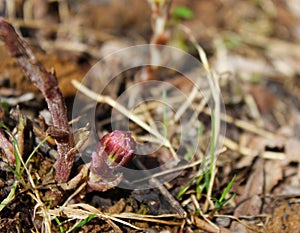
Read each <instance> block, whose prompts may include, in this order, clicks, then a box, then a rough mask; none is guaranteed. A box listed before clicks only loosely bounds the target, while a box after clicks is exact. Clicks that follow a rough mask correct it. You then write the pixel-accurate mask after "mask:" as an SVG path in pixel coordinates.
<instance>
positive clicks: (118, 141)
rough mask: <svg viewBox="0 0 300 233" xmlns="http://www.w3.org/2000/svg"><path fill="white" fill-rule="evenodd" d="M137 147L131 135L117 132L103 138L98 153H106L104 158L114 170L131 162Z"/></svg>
mask: <svg viewBox="0 0 300 233" xmlns="http://www.w3.org/2000/svg"><path fill="white" fill-rule="evenodd" d="M135 147H136V142H135V141H134V139H133V138H132V137H131V133H129V132H124V131H121V130H115V131H113V132H112V133H108V134H106V135H105V136H103V137H102V138H101V140H100V144H99V146H98V148H97V152H100V151H104V153H102V156H103V157H104V159H105V160H106V163H107V165H108V166H109V167H110V168H112V169H114V168H117V167H121V166H124V165H126V164H127V163H128V162H129V161H130V160H131V158H132V155H133V152H134V150H135Z"/></svg>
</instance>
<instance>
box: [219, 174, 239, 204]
mask: <svg viewBox="0 0 300 233" xmlns="http://www.w3.org/2000/svg"><path fill="white" fill-rule="evenodd" d="M235 177H236V176H235V175H234V177H232V179H231V181H230V182H229V184H228V185H227V186H226V188H225V190H224V192H223V193H222V196H221V197H220V199H219V202H222V201H223V200H224V198H225V196H226V195H227V193H229V191H230V189H231V187H232V185H233V182H234V180H235Z"/></svg>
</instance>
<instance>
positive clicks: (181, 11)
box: [172, 6, 194, 19]
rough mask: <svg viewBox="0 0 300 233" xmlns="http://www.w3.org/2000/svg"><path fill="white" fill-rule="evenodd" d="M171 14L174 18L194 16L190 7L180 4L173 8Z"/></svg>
mask: <svg viewBox="0 0 300 233" xmlns="http://www.w3.org/2000/svg"><path fill="white" fill-rule="evenodd" d="M172 16H173V17H174V18H176V19H190V18H192V17H193V16H194V14H193V11H192V10H191V9H189V8H187V7H184V6H180V7H177V8H175V9H174V11H173V12H172Z"/></svg>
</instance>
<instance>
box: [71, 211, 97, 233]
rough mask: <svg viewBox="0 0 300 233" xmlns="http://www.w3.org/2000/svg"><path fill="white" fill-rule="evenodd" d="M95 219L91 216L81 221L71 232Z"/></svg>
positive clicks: (93, 215)
mask: <svg viewBox="0 0 300 233" xmlns="http://www.w3.org/2000/svg"><path fill="white" fill-rule="evenodd" d="M94 217H95V214H91V215H90V216H88V217H87V218H86V219H83V220H81V221H80V222H79V223H78V224H77V225H76V226H75V227H74V228H73V230H72V231H71V232H74V231H76V230H77V229H78V228H80V227H82V226H83V225H85V224H87V223H88V222H89V221H91V220H92V219H93V218H94Z"/></svg>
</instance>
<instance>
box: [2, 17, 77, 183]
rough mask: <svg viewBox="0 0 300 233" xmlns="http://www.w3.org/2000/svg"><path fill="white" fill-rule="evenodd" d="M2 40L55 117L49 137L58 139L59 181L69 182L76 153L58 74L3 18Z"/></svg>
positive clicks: (57, 173)
mask: <svg viewBox="0 0 300 233" xmlns="http://www.w3.org/2000/svg"><path fill="white" fill-rule="evenodd" d="M0 38H1V39H2V40H3V41H4V43H5V44H6V47H7V48H8V50H9V52H10V54H11V55H12V56H13V57H15V58H16V59H17V61H18V63H19V65H20V66H21V67H22V69H23V71H24V73H25V74H26V76H27V77H28V78H29V79H30V80H31V81H32V82H33V84H34V85H35V86H36V87H37V88H38V89H39V90H40V91H41V92H42V94H43V96H44V97H45V100H46V102H47V105H48V109H49V111H50V113H51V116H52V121H53V126H50V127H49V134H50V135H51V136H52V137H53V138H54V139H55V141H56V144H57V150H58V158H57V163H56V180H57V181H58V182H59V183H64V182H67V181H68V179H69V175H70V171H71V168H72V165H73V162H74V157H75V151H74V150H71V149H72V148H73V147H74V142H73V137H72V133H71V128H70V126H69V124H68V118H67V108H66V104H65V101H64V98H63V95H62V93H61V91H60V89H59V87H58V81H57V78H56V76H55V74H54V73H49V72H47V70H46V69H45V67H44V66H43V65H42V64H41V63H40V62H39V61H38V60H37V59H36V57H35V56H34V55H33V53H32V51H31V49H30V48H29V46H28V44H27V43H26V42H25V41H24V40H23V39H21V37H20V36H19V35H18V34H17V33H16V31H15V30H14V28H13V26H11V25H10V24H9V23H7V22H6V21H4V20H3V19H1V18H0Z"/></svg>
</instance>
